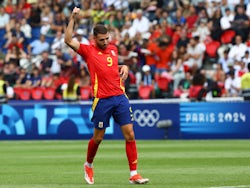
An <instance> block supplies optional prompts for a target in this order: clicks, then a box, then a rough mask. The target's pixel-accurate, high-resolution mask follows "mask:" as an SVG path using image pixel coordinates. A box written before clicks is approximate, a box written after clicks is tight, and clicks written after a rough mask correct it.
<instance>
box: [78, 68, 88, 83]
mask: <svg viewBox="0 0 250 188" xmlns="http://www.w3.org/2000/svg"><path fill="white" fill-rule="evenodd" d="M77 83H78V84H79V86H80V87H85V86H90V76H89V72H88V70H87V68H85V67H84V68H81V70H80V74H79V78H78V79H77Z"/></svg>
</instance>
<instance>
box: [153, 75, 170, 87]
mask: <svg viewBox="0 0 250 188" xmlns="http://www.w3.org/2000/svg"><path fill="white" fill-rule="evenodd" d="M156 82H157V85H158V88H159V89H160V90H162V91H167V90H168V84H169V79H168V78H165V77H161V76H160V77H159V78H157V79H156Z"/></svg>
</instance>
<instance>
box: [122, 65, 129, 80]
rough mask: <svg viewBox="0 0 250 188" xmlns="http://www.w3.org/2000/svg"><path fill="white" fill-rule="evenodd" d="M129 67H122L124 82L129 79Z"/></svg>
mask: <svg viewBox="0 0 250 188" xmlns="http://www.w3.org/2000/svg"><path fill="white" fill-rule="evenodd" d="M128 71H129V70H128V67H127V66H126V65H122V66H121V67H120V77H121V79H122V81H125V80H126V79H127V78H128Z"/></svg>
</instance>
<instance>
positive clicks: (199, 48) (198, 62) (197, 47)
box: [185, 37, 205, 74]
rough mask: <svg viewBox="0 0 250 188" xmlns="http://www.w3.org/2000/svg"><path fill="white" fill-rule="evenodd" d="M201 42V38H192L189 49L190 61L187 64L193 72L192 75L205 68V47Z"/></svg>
mask: <svg viewBox="0 0 250 188" xmlns="http://www.w3.org/2000/svg"><path fill="white" fill-rule="evenodd" d="M199 40H200V39H199V37H192V38H191V39H190V40H189V44H188V47H187V54H188V60H187V61H186V62H185V64H186V65H187V66H188V67H189V68H190V69H191V70H192V74H194V73H195V72H196V70H198V69H199V68H201V67H202V66H203V63H202V62H203V57H204V52H205V46H204V44H202V43H200V42H199Z"/></svg>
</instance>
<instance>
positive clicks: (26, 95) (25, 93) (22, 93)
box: [19, 88, 31, 100]
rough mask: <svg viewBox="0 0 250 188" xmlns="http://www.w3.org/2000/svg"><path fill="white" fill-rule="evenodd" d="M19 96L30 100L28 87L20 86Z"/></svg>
mask: <svg viewBox="0 0 250 188" xmlns="http://www.w3.org/2000/svg"><path fill="white" fill-rule="evenodd" d="M19 97H20V99H21V100H30V99H31V91H30V89H28V88H21V89H20V90H19Z"/></svg>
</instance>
